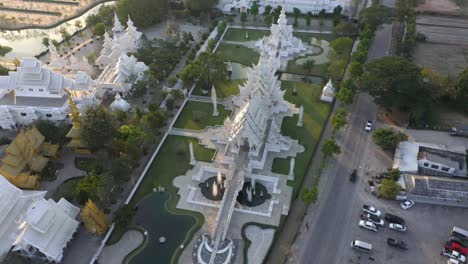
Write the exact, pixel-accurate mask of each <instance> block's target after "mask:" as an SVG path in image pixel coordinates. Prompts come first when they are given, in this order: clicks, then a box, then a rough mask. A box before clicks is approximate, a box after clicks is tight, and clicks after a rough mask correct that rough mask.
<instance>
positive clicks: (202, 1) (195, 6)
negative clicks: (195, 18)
mask: <svg viewBox="0 0 468 264" xmlns="http://www.w3.org/2000/svg"><path fill="white" fill-rule="evenodd" d="M184 4H185V7H186V8H187V9H188V10H189V11H190V12H191V13H192V14H194V15H199V14H200V13H202V12H205V11H209V9H211V8H212V7H213V6H214V5H215V4H216V1H215V0H184Z"/></svg>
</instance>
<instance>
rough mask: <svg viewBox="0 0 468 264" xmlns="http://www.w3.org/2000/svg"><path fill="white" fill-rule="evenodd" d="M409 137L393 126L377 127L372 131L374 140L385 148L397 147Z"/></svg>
mask: <svg viewBox="0 0 468 264" xmlns="http://www.w3.org/2000/svg"><path fill="white" fill-rule="evenodd" d="M406 139H408V136H407V135H405V134H404V133H401V132H398V133H397V132H395V131H394V130H393V129H391V128H377V129H376V130H374V132H373V133H372V140H374V142H375V144H377V145H379V146H381V147H382V148H383V149H395V148H396V146H397V145H398V143H400V142H401V141H404V140H406Z"/></svg>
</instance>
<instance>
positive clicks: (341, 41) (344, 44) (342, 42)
mask: <svg viewBox="0 0 468 264" xmlns="http://www.w3.org/2000/svg"><path fill="white" fill-rule="evenodd" d="M352 45H353V40H352V39H351V38H350V37H341V38H337V39H335V40H333V41H332V42H331V43H330V47H332V48H333V50H334V51H335V52H336V53H337V54H338V56H343V55H344V54H345V53H348V52H349V50H350V48H351V46H352Z"/></svg>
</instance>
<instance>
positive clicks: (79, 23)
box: [75, 20, 83, 35]
mask: <svg viewBox="0 0 468 264" xmlns="http://www.w3.org/2000/svg"><path fill="white" fill-rule="evenodd" d="M75 28H76V31H80V30H81V29H82V28H83V25H82V24H81V21H80V20H76V21H75ZM80 35H83V33H82V32H80Z"/></svg>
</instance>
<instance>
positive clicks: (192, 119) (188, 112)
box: [174, 101, 231, 130]
mask: <svg viewBox="0 0 468 264" xmlns="http://www.w3.org/2000/svg"><path fill="white" fill-rule="evenodd" d="M218 112H219V115H218V116H213V115H212V114H213V104H211V103H202V102H193V101H189V102H188V103H187V104H186V105H185V107H184V110H183V111H182V113H181V114H180V116H179V118H177V121H176V123H175V125H174V127H177V128H184V129H191V130H203V129H205V128H206V127H207V126H215V125H222V124H223V121H224V119H226V117H227V116H229V115H230V114H231V111H230V110H226V109H225V108H224V106H223V105H220V104H218Z"/></svg>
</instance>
